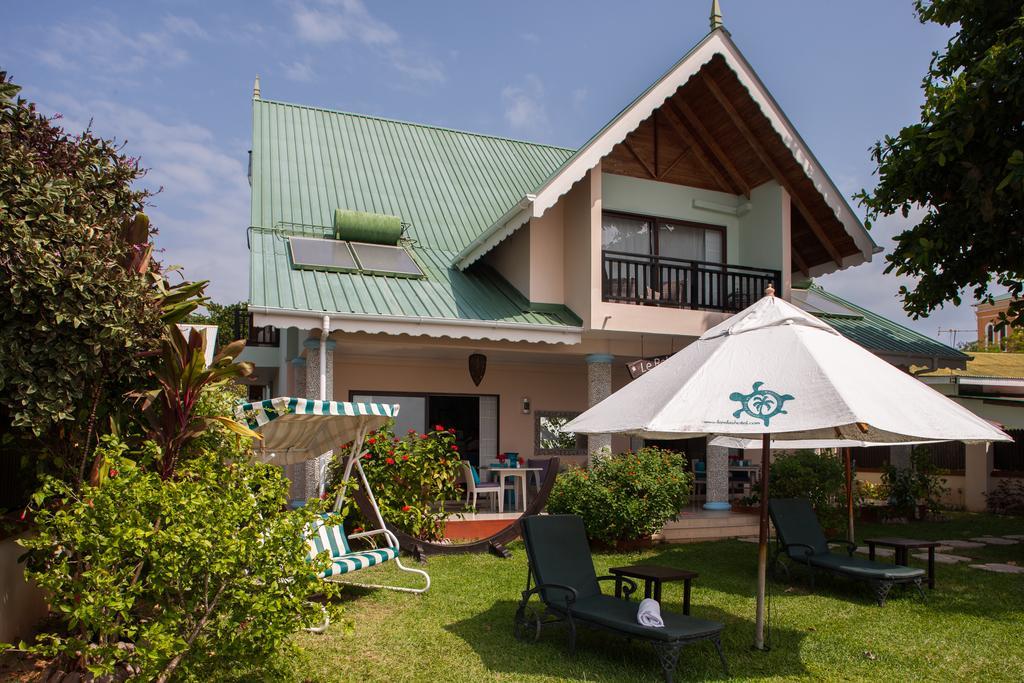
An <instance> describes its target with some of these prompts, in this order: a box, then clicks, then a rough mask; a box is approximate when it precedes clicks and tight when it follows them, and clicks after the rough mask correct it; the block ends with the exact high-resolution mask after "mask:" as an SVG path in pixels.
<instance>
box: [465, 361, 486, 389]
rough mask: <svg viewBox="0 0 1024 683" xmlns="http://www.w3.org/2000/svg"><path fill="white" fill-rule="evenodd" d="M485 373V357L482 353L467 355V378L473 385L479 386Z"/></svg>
mask: <svg viewBox="0 0 1024 683" xmlns="http://www.w3.org/2000/svg"><path fill="white" fill-rule="evenodd" d="M485 372H487V356H485V355H484V354H482V353H471V354H469V378H470V379H472V380H473V384H474V385H476V386H480V382H482V381H483V380H484V373H485Z"/></svg>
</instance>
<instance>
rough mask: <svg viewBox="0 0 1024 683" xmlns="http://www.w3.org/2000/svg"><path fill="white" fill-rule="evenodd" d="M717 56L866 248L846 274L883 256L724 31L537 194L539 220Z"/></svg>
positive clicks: (717, 32)
mask: <svg viewBox="0 0 1024 683" xmlns="http://www.w3.org/2000/svg"><path fill="white" fill-rule="evenodd" d="M716 54H720V55H722V57H723V58H724V59H725V61H726V63H727V64H728V65H729V67H730V68H731V69H732V70H733V72H735V73H736V75H737V77H738V78H739V80H740V82H741V83H742V84H743V86H744V87H745V88H746V89H747V91H748V92H749V93H750V96H751V97H752V98H753V99H754V101H755V102H756V103H757V105H758V106H759V107H760V108H761V111H762V112H763V113H764V115H765V116H766V117H767V118H768V120H769V122H770V123H771V125H772V127H773V128H774V129H775V131H776V132H777V133H778V134H779V136H780V137H781V138H782V140H783V142H784V143H785V144H786V146H787V147H788V148H789V150H790V153H792V154H793V157H794V159H795V160H796V161H797V163H799V164H800V167H801V168H802V169H803V170H804V173H805V174H806V175H807V177H808V178H809V179H810V180H811V182H812V183H813V184H814V187H815V188H816V189H817V190H818V192H819V193H820V195H821V197H822V198H823V199H824V200H825V202H826V203H827V204H828V205H829V207H830V208H831V209H832V210H833V212H835V214H836V217H837V218H838V219H839V220H840V222H841V223H842V224H843V227H845V228H846V232H847V233H848V234H849V235H850V236H851V237H852V238H853V240H854V242H855V244H856V245H857V248H858V249H860V254H859V255H854V256H852V257H847V258H845V259H843V262H842V263H841V264H840V269H843V268H847V267H850V266H854V265H859V264H861V263H864V262H866V261H870V260H871V257H872V255H873V254H875V253H877V252H878V250H879V249H878V246H877V245H876V244H875V243H874V241H873V240H872V239H871V236H870V235H869V234H868V232H867V230H866V229H865V228H864V226H863V225H862V224H861V222H860V220H859V219H858V218H857V217H856V215H854V213H853V211H852V209H850V206H849V204H848V203H847V202H846V199H845V198H844V197H843V195H842V193H841V192H840V191H839V190H838V188H836V186H835V184H834V183H833V182H832V180H831V179H830V178H829V177H828V174H827V173H826V172H825V170H824V169H823V168H822V167H821V164H819V163H818V161H817V159H815V157H814V155H813V154H812V153H811V151H810V149H809V148H808V147H807V144H806V143H805V142H804V141H803V139H802V138H801V137H800V135H799V134H798V133H797V132H796V129H795V128H794V127H793V125H792V123H790V121H789V119H788V118H787V117H786V115H785V114H784V113H783V112H782V109H781V108H780V107H779V105H778V103H777V102H776V101H775V99H774V98H773V97H772V96H771V94H770V93H769V92H768V90H767V88H765V86H764V83H762V82H761V79H759V78H758V77H757V74H755V73H754V70H753V68H751V66H750V64H749V62H747V60H746V59H745V58H744V57H743V55H742V54H741V53H740V51H739V48H737V47H736V44H735V43H733V42H732V39H731V38H729V35H728V33H726V32H725V31H724V30H715V31H712V32H711V33H710V34H708V35H707V37H705V38H704V40H702V41H701V42H700V43H698V44H697V46H696V47H694V49H693V50H692V51H691V52H690V53H689V54H687V55H686V56H685V57H683V59H682V60H680V62H679V63H678V64H676V66H675V67H673V68H672V69H671V70H670V71H669V72H668V73H666V74H665V75H664V76H662V78H661V79H660V80H659V81H658V82H656V83H655V84H654V85H652V86H651V87H650V88H649V89H648V90H647V92H646V93H644V94H643V95H641V97H640V98H639V99H638V100H637V101H636V102H635V103H634V104H633V105H632V106H631V107H630V108H629V109H627V110H625V111H623V112H622V113H620V114H619V115H618V117H616V118H615V119H614V120H613V121H612V122H611V123H609V124H608V125H607V126H606V127H605V129H604V130H603V131H602V132H601V133H599V134H598V135H597V136H595V137H594V138H593V139H592V140H590V142H588V143H587V144H586V145H585V146H584V147H583V148H582V149H580V150H579V151H578V152H577V153H576V155H575V156H574V157H573V158H572V159H571V161H570V162H569V163H568V164H567V165H566V166H565V167H563V168H562V169H561V170H560V171H559V172H558V173H557V174H555V175H554V176H552V177H551V178H549V179H548V181H547V182H545V184H544V185H543V186H542V187H541V188H540V189H539V190H538V191H537V195H536V198H535V199H534V201H533V215H534V216H541V215H543V214H544V212H545V211H547V210H548V209H550V208H551V207H552V206H554V205H555V203H556V202H557V201H558V200H559V198H560V197H561V196H562V195H564V194H565V193H566V192H568V191H569V190H570V189H571V188H572V186H573V185H575V184H576V183H577V182H579V181H580V180H581V179H582V178H583V177H584V176H585V175H586V174H587V172H588V171H589V170H590V169H592V168H594V167H595V166H597V164H598V162H599V161H600V160H601V159H603V158H604V157H605V156H607V155H608V154H609V153H610V152H611V151H612V148H613V147H615V145H617V144H619V143H620V142H622V141H623V140H624V139H625V138H626V135H627V134H628V133H629V132H630V131H633V130H635V129H636V128H637V126H639V125H640V123H641V122H643V121H644V120H645V119H646V118H648V117H649V116H650V115H651V113H652V112H653V111H654V110H655V109H657V108H658V107H660V106H661V105H662V104H663V103H664V102H665V100H667V99H668V98H669V97H671V96H672V94H673V93H675V92H676V90H678V89H679V88H680V87H681V86H683V85H684V84H685V83H686V82H687V81H688V80H689V79H690V78H691V77H693V76H694V75H696V74H697V72H698V71H700V69H701V67H703V66H704V65H705V64H707V63H708V62H709V61H711V58H712V57H714V56H715V55H716ZM470 262H471V261H470ZM835 270H836V267H835V265H832V266H831V267H830V266H823V267H822V266H819V267H817V268H813V269H812V271H811V273H810V274H811V275H812V276H813V275H822V274H824V273H828V272H834V271H835Z"/></svg>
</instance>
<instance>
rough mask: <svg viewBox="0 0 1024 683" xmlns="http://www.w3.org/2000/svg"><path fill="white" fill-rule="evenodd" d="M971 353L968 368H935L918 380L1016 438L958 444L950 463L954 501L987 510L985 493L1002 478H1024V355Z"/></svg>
mask: <svg viewBox="0 0 1024 683" xmlns="http://www.w3.org/2000/svg"><path fill="white" fill-rule="evenodd" d="M971 355H972V356H973V357H972V359H971V360H970V361H969V362H968V363H967V367H966V368H964V369H961V370H955V369H943V370H933V371H931V372H927V373H925V374H923V375H922V376H921V377H920V379H921V381H923V382H925V383H926V384H928V385H929V386H930V387H932V388H933V389H936V390H937V391H940V392H941V393H943V394H945V395H946V396H949V397H950V398H952V399H953V400H954V401H956V402H957V403H959V404H960V405H962V406H964V407H965V408H967V409H968V410H970V411H971V412H972V413H974V414H975V415H978V416H980V417H983V418H985V419H987V420H990V421H992V422H994V423H996V424H998V425H999V426H1000V427H1001V428H1002V429H1003V430H1005V431H1006V432H1007V433H1008V434H1009V435H1010V436H1012V437H1013V438H1014V441H1013V442H1012V443H996V444H992V445H991V446H989V447H986V446H984V445H981V444H978V445H967V446H966V447H965V446H963V445H962V444H960V445H957V446H956V447H955V448H956V451H957V455H956V456H955V457H956V458H957V459H956V460H954V461H953V462H952V463H951V466H950V467H948V469H950V470H951V471H952V476H950V477H949V482H950V484H949V485H950V487H951V489H953V492H952V493H953V496H954V502H956V503H959V504H961V505H964V506H965V507H966V508H967V509H969V510H984V509H985V496H986V494H987V493H988V492H989V491H991V490H992V489H993V488H994V487H995V486H996V485H997V484H998V482H999V480H1000V479H1002V478H1008V477H1024V354H1021V353H973V354H971ZM956 463H960V466H959V468H958V467H957V466H956ZM961 475H962V479H961V478H960V476H961ZM958 491H959V496H957V492H958Z"/></svg>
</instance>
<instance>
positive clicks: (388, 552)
mask: <svg viewBox="0 0 1024 683" xmlns="http://www.w3.org/2000/svg"><path fill="white" fill-rule="evenodd" d="M396 557H398V548H391V547H388V548H377V549H376V550H365V551H363V552H358V553H349V554H347V555H345V556H344V557H332V558H331V566H330V567H328V568H327V570H326V571H323V572H321V573H320V578H321V579H326V578H327V577H329V576H337V575H339V574H348V573H349V572H357V571H359V570H360V569H366V568H367V567H372V566H373V565H375V564H382V563H384V562H387V561H388V560H393V559H395V558H396Z"/></svg>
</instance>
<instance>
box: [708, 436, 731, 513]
mask: <svg viewBox="0 0 1024 683" xmlns="http://www.w3.org/2000/svg"><path fill="white" fill-rule="evenodd" d="M705 469H706V471H707V478H708V482H707V487H708V496H707V502H706V503H704V509H705V510H728V509H729V508H730V507H732V506H731V505H729V449H728V448H725V447H723V446H710V445H709V446H708V449H707V464H706V466H705Z"/></svg>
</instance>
